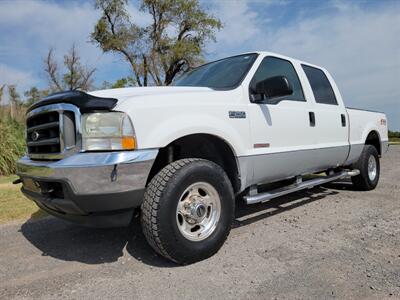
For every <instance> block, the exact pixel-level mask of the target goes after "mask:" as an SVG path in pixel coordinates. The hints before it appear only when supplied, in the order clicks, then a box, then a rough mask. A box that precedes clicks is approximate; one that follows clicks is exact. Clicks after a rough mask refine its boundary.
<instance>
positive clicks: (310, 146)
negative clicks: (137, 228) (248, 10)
mask: <svg viewBox="0 0 400 300" xmlns="http://www.w3.org/2000/svg"><path fill="white" fill-rule="evenodd" d="M387 149H388V135H387V120H386V117H385V115H384V114H382V113H377V112H370V111H364V110H358V109H349V108H346V107H345V106H344V104H343V101H342V97H341V95H340V93H339V90H338V87H337V86H336V84H335V82H334V80H333V79H332V77H331V75H330V74H329V73H328V71H326V70H325V69H323V68H321V67H318V66H314V65H311V64H309V63H305V62H301V61H298V60H295V59H291V58H288V57H285V56H281V55H277V54H273V53H266V52H258V53H246V54H242V55H238V56H233V57H228V58H225V59H221V60H218V61H215V62H211V63H208V64H205V65H203V66H200V67H198V68H196V69H194V70H192V71H191V72H189V73H187V74H185V75H184V76H182V77H181V78H179V79H178V80H177V81H176V82H175V83H174V85H173V86H169V87H140V88H139V87H134V88H123V89H113V90H102V91H95V92H91V93H83V92H80V91H71V92H62V93H57V94H53V95H51V96H49V97H47V98H44V99H43V100H41V101H39V102H37V103H35V104H33V105H32V106H31V107H30V109H29V110H28V113H27V154H26V156H24V157H23V158H21V159H20V160H19V161H18V167H17V168H18V175H19V177H20V179H19V180H17V182H22V184H23V186H22V192H23V193H24V194H25V195H26V196H27V197H28V198H30V199H32V200H33V201H35V202H36V204H37V205H38V206H39V207H40V208H42V209H43V210H45V211H46V212H48V213H50V214H52V215H54V216H57V217H59V218H62V219H66V220H70V221H74V222H77V223H80V224H83V225H87V226H103V227H105V226H122V225H128V224H129V223H130V221H131V218H132V216H133V212H134V210H135V209H136V208H140V211H141V224H142V227H143V232H144V234H145V236H146V239H147V241H148V242H149V244H150V245H151V246H152V247H153V248H154V249H155V251H157V252H158V253H159V254H161V255H162V256H164V257H166V258H168V259H170V260H172V261H175V262H177V263H181V264H186V263H192V262H195V261H198V260H201V259H205V258H207V257H209V256H211V255H213V254H214V253H216V252H217V251H218V250H219V248H220V247H221V246H222V244H223V243H224V241H225V240H226V238H227V236H228V234H229V231H230V228H231V223H232V220H233V218H234V209H235V199H238V198H239V199H244V201H246V202H247V203H248V204H252V203H258V202H264V201H267V200H269V199H272V198H274V197H278V196H282V195H285V194H287V193H290V192H293V191H298V190H301V189H305V188H310V187H313V186H316V185H320V184H323V183H326V182H329V181H333V180H337V179H340V178H343V177H349V176H350V177H351V178H352V182H353V184H354V186H355V188H357V189H359V190H371V189H374V188H375V187H376V185H377V183H378V180H379V172H380V167H379V158H380V156H381V155H383V154H384V153H385V152H386V151H387ZM314 173H323V174H325V175H323V176H304V175H310V174H314ZM307 178H308V180H306V179H307ZM277 182H278V183H279V182H281V183H282V184H281V185H279V184H278V187H276V185H275V184H272V186H274V185H275V187H274V188H273V189H269V190H265V188H264V186H262V185H263V184H268V183H277ZM270 186H271V184H270ZM260 187H263V189H262V190H261V189H260Z"/></svg>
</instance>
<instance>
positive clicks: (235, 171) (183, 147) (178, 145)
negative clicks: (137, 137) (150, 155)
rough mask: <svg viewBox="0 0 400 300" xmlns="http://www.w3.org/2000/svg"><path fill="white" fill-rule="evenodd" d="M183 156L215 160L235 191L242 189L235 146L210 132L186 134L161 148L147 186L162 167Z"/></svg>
mask: <svg viewBox="0 0 400 300" xmlns="http://www.w3.org/2000/svg"><path fill="white" fill-rule="evenodd" d="M183 158H203V159H207V160H210V161H213V162H214V163H216V164H218V165H219V166H220V167H222V168H223V169H224V171H225V172H226V174H227V175H228V177H229V180H230V181H231V183H232V187H233V190H234V192H235V193H236V192H238V191H239V190H240V188H241V180H240V169H239V162H238V159H237V155H236V153H235V150H234V148H233V147H232V145H231V144H230V143H229V142H228V141H226V140H225V139H224V138H222V137H220V136H217V135H213V134H209V133H193V134H188V135H184V136H182V137H179V138H177V139H175V140H173V141H172V142H170V143H169V144H168V145H166V146H165V147H162V148H160V149H159V152H158V154H157V157H156V159H155V161H154V163H153V166H152V168H151V170H150V173H149V175H148V178H147V182H146V186H147V184H148V183H149V182H150V180H151V179H152V178H153V177H154V176H155V175H156V174H157V173H158V172H159V171H160V170H161V169H162V168H164V167H165V166H166V165H168V164H169V163H171V162H173V161H176V160H179V159H183Z"/></svg>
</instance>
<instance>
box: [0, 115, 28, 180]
mask: <svg viewBox="0 0 400 300" xmlns="http://www.w3.org/2000/svg"><path fill="white" fill-rule="evenodd" d="M24 131H25V130H24V126H23V125H21V124H20V123H18V122H16V121H14V120H12V119H11V118H9V117H6V118H3V117H2V118H1V119H0V132H1V135H0V175H9V174H13V173H15V162H16V161H17V160H18V159H19V158H20V157H21V156H22V155H23V154H24V152H25V132H24Z"/></svg>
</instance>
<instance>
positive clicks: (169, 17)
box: [91, 0, 222, 86]
mask: <svg viewBox="0 0 400 300" xmlns="http://www.w3.org/2000/svg"><path fill="white" fill-rule="evenodd" d="M96 8H97V9H100V10H101V12H102V16H101V18H100V19H99V21H98V22H97V24H96V25H95V28H94V31H93V32H92V34H91V37H92V42H94V43H96V44H98V46H100V48H101V49H102V50H103V51H104V52H115V53H118V54H120V55H122V56H123V57H124V58H125V60H127V61H128V62H129V64H130V66H131V68H132V72H133V75H134V79H135V84H137V85H139V86H147V85H148V83H149V77H151V80H152V81H153V83H154V84H156V85H163V84H164V85H168V84H170V83H171V82H172V81H173V80H174V78H175V77H176V76H177V75H178V74H181V73H183V72H186V71H188V70H190V69H191V68H193V67H194V66H196V65H198V64H199V63H200V62H202V59H203V57H202V52H203V48H204V46H205V43H206V42H207V41H209V40H215V31H216V30H218V29H220V28H221V27H222V25H221V22H220V21H219V20H218V19H217V18H215V17H213V16H211V15H209V14H208V13H207V12H206V11H204V10H203V9H202V8H201V6H200V4H199V1H198V0H142V1H141V6H140V9H141V10H142V11H143V12H147V13H149V14H150V16H151V20H152V21H151V24H150V25H148V26H145V27H139V26H138V25H136V24H134V23H133V22H132V21H131V19H130V16H129V14H128V12H127V0H97V1H96Z"/></svg>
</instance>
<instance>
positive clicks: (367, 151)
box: [351, 145, 380, 191]
mask: <svg viewBox="0 0 400 300" xmlns="http://www.w3.org/2000/svg"><path fill="white" fill-rule="evenodd" d="M354 168H355V169H358V170H360V174H359V175H357V176H354V177H352V178H351V180H352V182H353V185H354V187H355V188H356V189H358V190H361V191H370V190H373V189H375V187H376V186H377V184H378V181H379V175H380V162H379V155H378V151H377V150H376V148H375V147H374V146H372V145H365V146H364V149H363V151H362V152H361V155H360V158H359V159H358V161H357V162H356V163H355V164H354Z"/></svg>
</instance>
